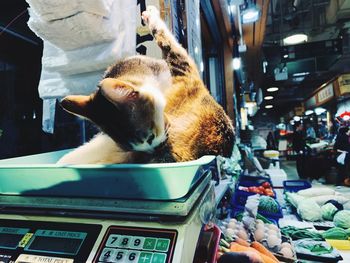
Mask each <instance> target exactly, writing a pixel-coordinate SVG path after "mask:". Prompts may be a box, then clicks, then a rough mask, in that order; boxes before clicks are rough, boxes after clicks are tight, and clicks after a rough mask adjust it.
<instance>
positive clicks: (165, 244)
mask: <svg viewBox="0 0 350 263" xmlns="http://www.w3.org/2000/svg"><path fill="white" fill-rule="evenodd" d="M169 243H170V240H169V239H161V238H159V239H158V240H157V244H156V250H157V251H164V252H167V251H168V248H169Z"/></svg>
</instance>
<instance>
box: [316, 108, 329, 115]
mask: <svg viewBox="0 0 350 263" xmlns="http://www.w3.org/2000/svg"><path fill="white" fill-rule="evenodd" d="M324 112H326V109H324V108H321V107H318V108H316V109H315V113H316V115H320V114H322V113H324Z"/></svg>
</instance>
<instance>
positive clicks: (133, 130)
mask: <svg viewBox="0 0 350 263" xmlns="http://www.w3.org/2000/svg"><path fill="white" fill-rule="evenodd" d="M61 106H62V107H63V108H64V109H65V110H66V111H68V112H71V113H73V114H75V115H79V116H82V117H84V118H87V119H89V120H91V121H92V122H94V123H95V124H96V125H97V126H99V127H100V128H101V130H102V131H103V132H105V133H106V134H108V135H109V136H110V137H111V138H112V139H113V140H114V141H115V142H117V143H118V144H119V145H120V146H121V147H122V148H123V149H125V150H127V151H130V150H134V151H152V150H153V149H154V148H155V147H157V146H158V145H159V144H161V143H162V142H164V141H165V140H166V129H165V126H166V123H165V122H166V121H165V117H164V107H165V98H164V95H163V94H162V93H161V92H160V91H159V90H158V89H156V88H153V87H150V86H147V85H146V86H145V85H143V86H142V87H137V86H135V85H133V84H131V83H128V82H126V81H121V80H118V79H114V78H105V79H103V80H102V81H101V82H100V84H99V85H98V90H97V91H96V92H95V93H93V94H91V95H89V96H83V95H70V96H67V97H65V98H64V99H63V100H62V101H61Z"/></svg>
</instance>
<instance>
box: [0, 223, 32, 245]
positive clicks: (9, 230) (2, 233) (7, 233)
mask: <svg viewBox="0 0 350 263" xmlns="http://www.w3.org/2000/svg"><path fill="white" fill-rule="evenodd" d="M28 232H29V228H17V227H0V248H6V249H16V248H17V246H18V244H19V242H20V241H21V240H22V238H23V237H24V235H25V234H26V233H28Z"/></svg>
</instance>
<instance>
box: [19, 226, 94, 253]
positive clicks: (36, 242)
mask: <svg viewBox="0 0 350 263" xmlns="http://www.w3.org/2000/svg"><path fill="white" fill-rule="evenodd" d="M86 236H87V233H86V232H72V231H55V230H45V229H38V230H37V231H36V232H35V234H34V237H33V239H32V241H31V242H30V243H29V244H28V246H26V247H25V248H24V250H25V251H34V252H45V253H53V254H63V255H76V254H77V253H78V251H79V249H80V247H81V245H82V243H83V242H84V239H85V237H86Z"/></svg>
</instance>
